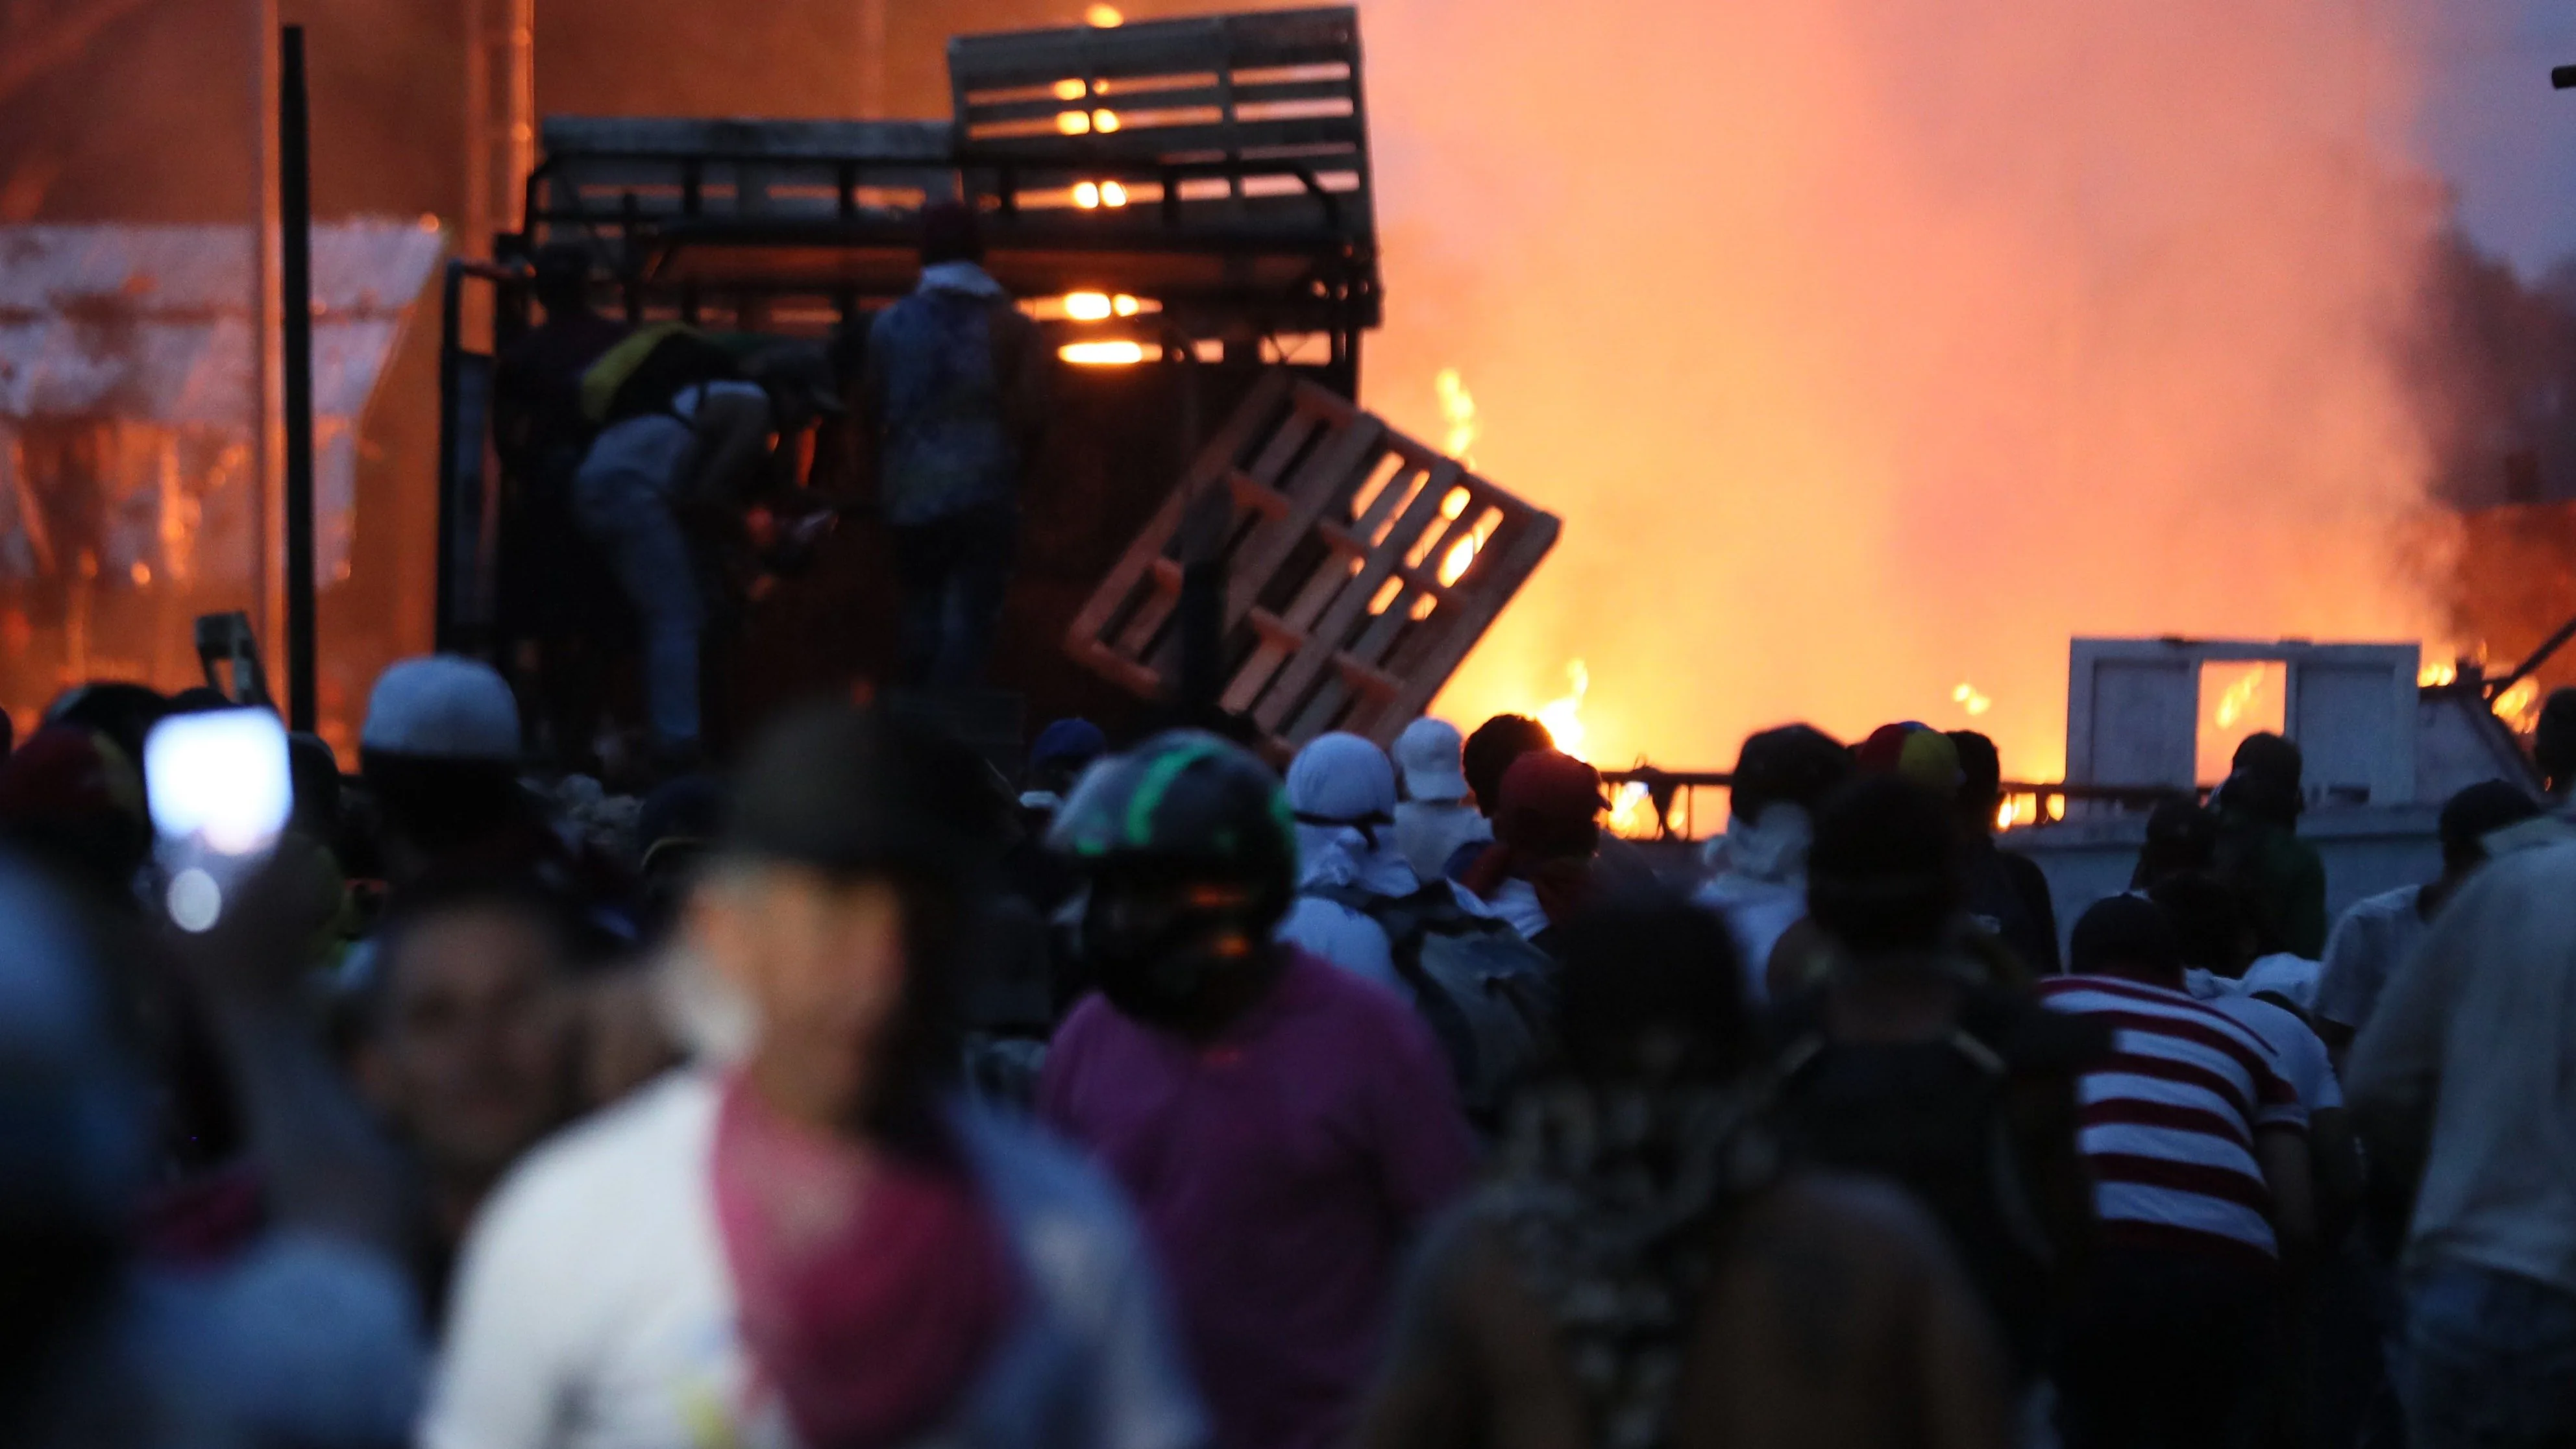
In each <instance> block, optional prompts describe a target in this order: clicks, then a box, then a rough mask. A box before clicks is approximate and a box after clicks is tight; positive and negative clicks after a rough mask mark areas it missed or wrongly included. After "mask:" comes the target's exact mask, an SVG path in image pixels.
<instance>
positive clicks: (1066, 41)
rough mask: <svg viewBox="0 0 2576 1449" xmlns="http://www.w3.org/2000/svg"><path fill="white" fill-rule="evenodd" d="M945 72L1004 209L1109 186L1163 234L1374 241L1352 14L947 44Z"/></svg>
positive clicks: (963, 154) (972, 157) (972, 160)
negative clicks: (1053, 193)
mask: <svg viewBox="0 0 2576 1449" xmlns="http://www.w3.org/2000/svg"><path fill="white" fill-rule="evenodd" d="M948 72H949V86H950V91H951V100H952V102H953V104H954V106H955V114H956V125H957V135H958V143H959V157H960V160H961V161H963V162H964V163H965V164H966V165H968V166H969V167H972V168H977V169H984V168H990V169H992V170H994V171H995V172H997V173H998V176H997V183H996V184H997V185H998V187H999V192H1000V194H1002V195H1003V196H1004V197H1005V198H1006V200H1007V201H1009V202H1011V203H1013V204H1016V203H1017V200H1018V198H1019V197H1020V196H1021V195H1022V194H1023V193H1028V192H1040V193H1042V192H1044V191H1046V190H1048V189H1050V188H1061V187H1063V186H1067V185H1071V184H1074V183H1076V182H1080V181H1084V180H1090V181H1093V182H1095V183H1097V182H1100V181H1106V180H1119V181H1122V182H1124V183H1126V184H1127V185H1128V187H1129V190H1130V191H1131V192H1132V194H1133V195H1134V198H1135V208H1134V209H1135V210H1138V211H1145V210H1149V209H1150V210H1152V211H1155V212H1160V213H1162V216H1163V224H1164V225H1165V226H1167V227H1169V228H1174V229H1181V230H1194V229H1199V228H1224V229H1230V230H1236V231H1250V232H1253V233H1259V232H1262V231H1267V230H1273V229H1285V230H1290V231H1296V232H1301V233H1314V232H1316V231H1318V230H1319V229H1320V231H1322V232H1324V233H1328V234H1331V235H1334V236H1338V237H1340V238H1342V239H1343V240H1344V241H1346V242H1348V243H1350V244H1353V245H1359V246H1363V247H1366V246H1369V245H1371V244H1373V241H1374V238H1375V234H1376V221H1375V217H1374V215H1373V213H1372V209H1371V198H1370V176H1369V150H1368V117H1367V113H1366V109H1365V105H1364V100H1363V94H1362V82H1361V61H1360V38H1359V13H1358V12H1357V11H1356V10H1353V9H1350V8H1347V7H1336V8H1330V9H1315V10H1274V11H1258V12H1251V13H1245V14H1235V15H1207V16H1199V17H1194V18H1189V19H1181V20H1158V21H1147V22H1142V23H1139V24H1134V25H1123V26H1118V27H1116V28H1113V29H1091V28H1089V27H1082V26H1076V27H1071V28H1066V29H1056V30H1036V31H1021V32H1016V33H1012V34H1003V35H972V36H961V37H959V38H957V39H955V40H952V41H950V42H949V45H948ZM1068 132H1070V134H1068ZM1120 220H1121V218H1119V217H1117V216H1116V215H1115V214H1113V213H1111V211H1110V210H1109V209H1108V208H1102V209H1101V210H1100V212H1099V213H1097V214H1096V215H1095V217H1094V221H1095V222H1096V223H1097V224H1100V225H1108V226H1115V225H1117V224H1119V222H1120Z"/></svg>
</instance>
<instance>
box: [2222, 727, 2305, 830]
mask: <svg viewBox="0 0 2576 1449" xmlns="http://www.w3.org/2000/svg"><path fill="white" fill-rule="evenodd" d="M2306 773H2307V762H2306V758H2305V757H2304V756H2302V755H2301V754H2300V753H2299V747H2298V745H2297V744H2296V743H2294V742H2293V741H2291V740H2289V739H2287V738H2285V737H2283V736H2280V735H2276V734H2271V733H2268V732H2267V733H2263V734H2253V735H2247V736H2246V737H2245V742H2244V743H2243V744H2240V745H2238V746H2237V747H2236V760H2235V764H2234V766H2233V768H2232V769H2231V770H2230V772H2229V774H2228V776H2227V783H2226V784H2225V785H2223V786H2221V787H2220V791H2221V796H2222V799H2223V800H2224V803H2225V804H2226V805H2227V806H2228V807H2229V808H2230V809H2235V810H2241V811H2243V812H2245V813H2246V814H2248V815H2251V816H2253V817H2254V818H2256V819H2258V820H2268V821H2271V822H2272V823H2274V824H2277V825H2290V824H2295V823H2296V822H2297V820H2298V818H2299V810H2300V807H2301V804H2302V800H2301V797H2300V788H2301V786H2302V784H2303V782H2304V778H2305V776H2306Z"/></svg>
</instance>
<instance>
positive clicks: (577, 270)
mask: <svg viewBox="0 0 2576 1449" xmlns="http://www.w3.org/2000/svg"><path fill="white" fill-rule="evenodd" d="M530 271H531V272H532V273H533V276H532V277H531V279H530V282H529V290H530V291H533V292H534V293H536V297H537V305H538V306H540V307H543V308H545V309H546V316H547V317H548V318H549V319H553V318H557V317H569V316H571V315H573V314H575V313H577V312H587V311H589V310H590V252H589V250H588V249H587V248H585V247H583V246H582V245H581V243H579V242H548V243H546V244H545V245H544V246H541V247H539V248H537V255H536V258H535V260H534V261H533V262H532V263H531V265H530Z"/></svg>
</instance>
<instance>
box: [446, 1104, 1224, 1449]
mask: <svg viewBox="0 0 2576 1449" xmlns="http://www.w3.org/2000/svg"><path fill="white" fill-rule="evenodd" d="M719 1093H720V1089H719V1087H718V1085H717V1082H716V1080H715V1079H714V1078H713V1077H711V1076H709V1075H707V1074H705V1073H702V1072H683V1073H675V1074H673V1075H672V1076H670V1077H668V1078H666V1079H664V1080H663V1081H662V1082H660V1083H657V1084H655V1085H654V1086H651V1087H648V1088H646V1089H645V1090H644V1091H643V1092H642V1093H640V1094H638V1095H637V1096H636V1097H635V1098H633V1099H632V1100H630V1101H628V1102H627V1103H625V1104H624V1105H621V1106H619V1107H616V1108H613V1109H611V1110H610V1111H608V1112H605V1113H603V1114H601V1115H600V1116H599V1117H598V1118H596V1119H594V1120H593V1121H592V1122H590V1123H588V1124H586V1125H584V1126H581V1127H579V1128H576V1129H574V1130H573V1131H572V1132H570V1133H567V1134H566V1135H565V1136H563V1137H562V1138H559V1139H557V1140H556V1141H555V1142H553V1143H551V1144H549V1145H547V1146H546V1147H543V1148H541V1149H539V1150H538V1151H537V1152H536V1153H534V1154H533V1155H532V1156H531V1157H530V1158H529V1160H528V1161H527V1162H526V1163H525V1164H523V1165H522V1166H521V1167H520V1168H519V1169H518V1170H516V1171H515V1172H513V1173H512V1174H511V1175H510V1178H509V1180H508V1181H506V1182H504V1183H503V1184H502V1186H501V1190H500V1192H499V1193H498V1194H497V1195H496V1196H495V1197H494V1199H493V1201H492V1203H491V1204H490V1205H489V1206H488V1207H487V1208H486V1209H485V1210H484V1213H483V1217H482V1220H481V1221H480V1222H478V1223H477V1224H476V1226H475V1229H474V1233H473V1236H472V1237H471V1239H470V1240H469V1241H468V1242H467V1244H466V1249H465V1257H464V1261H463V1262H462V1264H460V1268H459V1273H458V1278H457V1291H456V1302H455V1309H454V1313H453V1316H452V1317H451V1318H450V1320H449V1323H448V1335H447V1346H446V1352H445V1355H444V1357H443V1359H442V1361H441V1362H440V1364H439V1368H438V1374H437V1379H436V1383H435V1384H434V1386H433V1387H432V1390H431V1394H430V1407H429V1414H428V1417H427V1419H426V1421H425V1422H424V1424H423V1426H422V1429H421V1434H420V1440H419V1443H420V1445H421V1446H422V1449H705V1446H710V1445H721V1446H726V1449H791V1446H793V1445H795V1443H796V1442H797V1441H796V1437H795V1431H794V1429H793V1427H792V1425H791V1424H790V1423H789V1420H788V1416H787V1411H786V1406H785V1404H784V1402H783V1401H782V1400H781V1399H780V1398H779V1396H778V1395H777V1394H776V1393H775V1392H774V1390H772V1389H771V1388H770V1387H769V1385H768V1384H767V1383H766V1381H765V1380H764V1378H763V1377H762V1376H761V1375H759V1374H758V1373H757V1372H756V1371H755V1368H754V1365H753V1363H752V1358H751V1354H750V1350H749V1349H748V1347H747V1346H746V1345H745V1344H744V1343H743V1342H742V1339H741V1337H740V1334H739V1333H738V1331H737V1328H736V1305H735V1301H734V1293H733V1277H732V1270H731V1266H730V1263H729V1261H728V1259H727V1255H726V1253H725V1249H724V1242H723V1238H722V1234H721V1230H720V1228H719V1227H718V1225H717V1220H716V1210H715V1187H714V1174H713V1172H712V1171H711V1170H710V1169H711V1163H712V1159H713V1156H714V1150H715V1136H716V1115H717V1107H718V1103H719V1100H720V1097H719ZM961 1128H962V1130H963V1135H964V1137H965V1139H966V1141H967V1143H968V1146H969V1151H970V1153H971V1154H972V1155H973V1156H974V1157H975V1158H976V1161H977V1163H978V1169H977V1170H978V1180H979V1182H980V1184H981V1186H982V1187H983V1189H984V1191H985V1193H986V1195H987V1198H988V1201H990V1202H991V1203H993V1204H994V1205H995V1206H996V1207H997V1208H998V1209H999V1211H1000V1215H1001V1217H1002V1218H1003V1219H1004V1221H1005V1228H1006V1231H1007V1232H1008V1233H1009V1235H1010V1236H1011V1238H1012V1240H1013V1247H1014V1256H1015V1258H1016V1259H1017V1260H1018V1266H1019V1268H1020V1270H1021V1272H1020V1279H1021V1282H1022V1284H1023V1286H1025V1287H1026V1288H1028V1289H1029V1290H1030V1292H1029V1294H1028V1297H1027V1300H1026V1302H1024V1304H1023V1305H1022V1310H1021V1311H1022V1315H1023V1322H1022V1323H1021V1324H1019V1325H1017V1326H1015V1328H1014V1330H1013V1332H1012V1334H1011V1335H1010V1336H1009V1338H1007V1339H1006V1341H1005V1342H1004V1343H1003V1344H1002V1345H1001V1346H1000V1347H998V1348H997V1349H996V1350H995V1357H994V1358H993V1360H992V1361H991V1363H990V1364H989V1365H988V1366H987V1370H986V1372H985V1373H984V1375H983V1376H982V1377H980V1378H979V1379H978V1381H977V1386H976V1388H975V1390H974V1392H973V1393H972V1394H970V1395H969V1396H968V1400H967V1402H965V1403H963V1404H961V1406H960V1409H959V1413H960V1415H961V1416H962V1417H960V1418H959V1419H958V1420H957V1421H956V1422H955V1423H953V1424H952V1425H951V1426H950V1429H949V1430H948V1431H945V1432H944V1433H943V1435H942V1436H939V1437H936V1439H935V1442H938V1443H942V1444H947V1443H972V1444H975V1445H981V1446H992V1449H1033V1446H1037V1445H1047V1446H1077V1449H1190V1446H1194V1445H1198V1444H1201V1443H1203V1442H1205V1439H1206V1433H1205V1424H1204V1416H1203V1415H1202V1414H1201V1412H1200V1409H1199V1406H1198V1402H1197V1399H1196V1396H1195V1395H1194V1394H1193V1392H1192V1391H1191V1389H1190V1387H1189V1385H1188V1382H1187V1380H1186V1379H1185V1377H1184V1376H1183V1371H1182V1369H1181V1365H1180V1359H1179V1355H1178V1353H1177V1351H1176V1346H1175V1345H1174V1344H1173V1342H1172V1340H1171V1338H1170V1334H1169V1330H1168V1325H1167V1324H1166V1322H1165V1320H1164V1316H1163V1312H1162V1307H1161V1292H1160V1289H1159V1287H1158V1286H1157V1285H1156V1284H1155V1282H1154V1275H1153V1270H1152V1266H1151V1263H1150V1261H1149V1259H1148V1256H1147V1252H1146V1247H1145V1244H1144V1240H1143V1239H1142V1237H1141V1236H1140V1235H1139V1234H1138V1232H1137V1229H1136V1226H1135V1224H1134V1223H1133V1221H1132V1220H1131V1219H1130V1218H1129V1216H1128V1210H1127V1208H1126V1206H1125V1204H1124V1202H1123V1200H1122V1199H1120V1198H1119V1196H1118V1194H1117V1192H1116V1190H1115V1189H1114V1188H1113V1187H1111V1186H1110V1185H1109V1183H1108V1182H1107V1181H1106V1180H1105V1179H1104V1178H1102V1177H1101V1175H1100V1174H1099V1173H1098V1172H1097V1171H1096V1170H1095V1169H1093V1168H1092V1167H1091V1166H1089V1165H1088V1164H1087V1163H1085V1162H1083V1161H1082V1160H1081V1159H1079V1158H1078V1157H1076V1156H1074V1155H1073V1154H1072V1153H1071V1152H1070V1151H1069V1150H1066V1149H1063V1148H1061V1147H1059V1146H1056V1145H1054V1144H1051V1143H1049V1142H1048V1141H1046V1139H1044V1138H1043V1137H1041V1136H1040V1135H1038V1134H1037V1133H1035V1132H1034V1131H1033V1130H1032V1129H1028V1128H1025V1127H1020V1126H1016V1125H1013V1124H1009V1123H1006V1122H999V1121H980V1120H961Z"/></svg>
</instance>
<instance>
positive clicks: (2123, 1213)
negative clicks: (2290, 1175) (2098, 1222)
mask: <svg viewBox="0 0 2576 1449" xmlns="http://www.w3.org/2000/svg"><path fill="white" fill-rule="evenodd" d="M2039 995H2040V1000H2041V1001H2042V1002H2044V1003H2046V1004H2047V1005H2048V1006H2049V1007H2050V1008H2052V1009H2053V1010H2057V1011H2064V1012H2070V1013H2073V1014H2076V1015H2081V1016H2090V1017H2093V1018H2095V1019H2097V1020H2100V1021H2102V1022H2104V1023H2106V1024H2108V1025H2109V1026H2110V1027H2111V1028H2112V1029H2113V1031H2114V1033H2115V1040H2114V1042H2113V1046H2112V1052H2111V1055H2110V1056H2108V1057H2106V1058H2103V1059H2102V1061H2101V1063H2100V1065H2099V1066H2098V1067H2097V1068H2096V1069H2094V1070H2093V1071H2089V1072H2087V1073H2085V1074H2084V1077H2083V1080H2082V1081H2081V1082H2080V1083H2079V1084H2078V1086H2077V1095H2078V1099H2079V1101H2080V1103H2081V1107H2082V1117H2081V1121H2082V1129H2081V1134H2080V1141H2081V1144H2082V1146H2083V1149H2084V1155H2085V1157H2086V1158H2087V1159H2089V1160H2090V1161H2091V1163H2092V1166H2093V1177H2094V1182H2095V1188H2094V1208H2095V1211H2096V1213H2097V1214H2098V1215H2099V1216H2100V1217H2101V1219H2102V1233H2103V1237H2104V1239H2105V1240H2106V1241H2109V1242H2114V1243H2128V1244H2133V1245H2136V1246H2142V1247H2174V1248H2184V1249H2189V1250H2192V1251H2200V1252H2210V1251H2215V1252H2219V1253H2224V1254H2230V1255H2234V1256H2238V1257H2244V1256H2246V1255H2248V1254H2249V1253H2252V1254H2259V1255H2260V1256H2261V1257H2262V1258H2264V1259H2267V1260H2269V1259H2274V1258H2277V1257H2278V1256H2279V1254H2280V1249H2279V1247H2278V1245H2277V1244H2276V1243H2275V1242H2274V1241H2273V1237H2272V1222H2271V1208H2272V1194H2271V1190H2270V1188H2269V1187H2267V1186H2266V1185H2265V1183H2264V1180H2263V1169H2262V1166H2261V1165H2260V1163H2259V1162H2257V1160H2256V1159H2255V1156H2254V1133H2255V1130H2256V1129H2258V1128H2271V1127H2287V1128H2294V1129H2297V1130H2299V1131H2305V1130H2306V1129H2307V1123H2308V1114H2307V1109H2306V1108H2305V1107H2303V1106H2302V1105H2300V1102H2299V1094H2298V1091H2297V1090H2296V1089H2295V1088H2294V1087H2292V1086H2291V1085H2290V1083H2289V1082H2288V1081H2287V1080H2286V1079H2284V1078H2283V1077H2282V1075H2281V1074H2280V1072H2278V1071H2277V1070H2275V1069H2274V1067H2273V1065H2272V1054H2271V1053H2270V1051H2268V1050H2267V1049H2266V1048H2265V1046H2264V1044H2263V1040H2262V1038H2261V1037H2259V1036H2257V1035H2256V1034H2255V1033H2254V1032H2253V1031H2252V1029H2250V1028H2248V1027H2247V1026H2246V1025H2245V1024H2244V1023H2242V1022H2239V1021H2236V1020H2234V1019H2232V1018H2230V1017H2228V1016H2226V1015H2224V1014H2223V1013H2220V1012H2218V1011H2216V1010H2213V1009H2211V1008H2210V1007H2208V1006H2205V1005H2203V1004H2202V1003H2200V1002H2198V1001H2195V1000H2193V999H2192V998H2191V996H2190V995H2189V994H2188V993H2185V992H2182V991H2168V990H2165V989H2163V988H2161V987H2155V986H2148V985H2146V984H2144V983H2141V982H2136V981H2129V980H2125V979H2122V978H2118V977H2111V976H2059V977H2053V978H2051V979H2049V980H2047V981H2044V982H2042V983H2040V987H2039Z"/></svg>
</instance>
